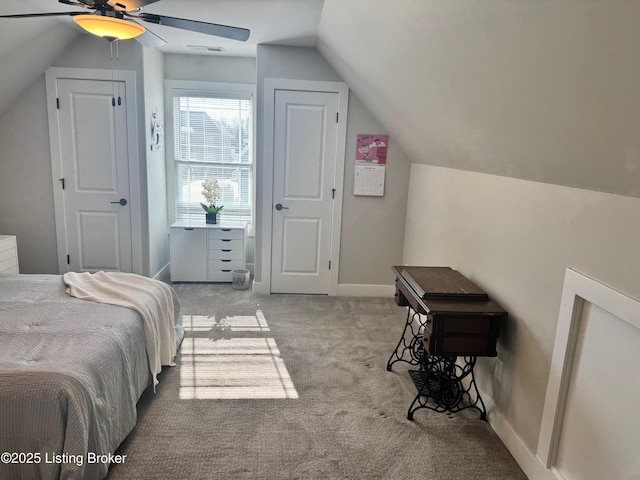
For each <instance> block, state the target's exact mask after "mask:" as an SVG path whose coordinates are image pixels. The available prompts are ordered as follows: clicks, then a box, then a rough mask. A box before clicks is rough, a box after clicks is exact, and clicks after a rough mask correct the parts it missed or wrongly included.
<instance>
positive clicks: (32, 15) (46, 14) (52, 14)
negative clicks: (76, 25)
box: [0, 12, 84, 18]
mask: <svg viewBox="0 0 640 480" xmlns="http://www.w3.org/2000/svg"><path fill="white" fill-rule="evenodd" d="M83 14H84V12H51V13H19V14H16V15H0V18H29V17H62V16H65V15H69V16H71V17H73V16H74V15H83Z"/></svg>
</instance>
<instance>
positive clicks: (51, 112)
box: [45, 67, 142, 275]
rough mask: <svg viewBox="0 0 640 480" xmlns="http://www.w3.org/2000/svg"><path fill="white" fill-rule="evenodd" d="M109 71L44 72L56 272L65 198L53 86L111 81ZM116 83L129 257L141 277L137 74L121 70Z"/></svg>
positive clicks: (63, 252) (63, 262) (63, 258)
mask: <svg viewBox="0 0 640 480" xmlns="http://www.w3.org/2000/svg"><path fill="white" fill-rule="evenodd" d="M112 75H113V74H112V72H111V70H99V69H92V68H67V67H50V68H48V69H47V71H46V72H45V83H46V92H47V116H48V120H49V145H50V151H51V171H52V177H51V180H52V183H53V207H54V212H55V221H56V240H57V242H58V272H59V273H60V274H63V273H65V272H66V271H67V238H66V228H61V225H66V217H65V210H64V198H63V196H62V189H61V185H60V181H59V180H58V179H59V178H61V177H62V158H61V154H60V148H61V145H60V128H59V127H60V124H59V122H58V109H57V108H56V98H57V97H58V95H57V92H56V83H57V81H58V79H63V78H68V79H74V80H83V79H84V80H112V79H113V77H112ZM118 76H119V80H121V81H124V84H125V92H126V98H127V101H128V102H129V104H128V105H127V131H128V133H129V134H128V145H127V149H128V151H129V205H130V212H131V243H132V245H131V253H132V262H133V263H132V266H133V272H134V273H137V274H140V275H142V210H141V208H140V203H141V195H140V167H139V155H138V115H137V111H138V105H137V99H136V72H134V71H130V70H120V71H119V72H118Z"/></svg>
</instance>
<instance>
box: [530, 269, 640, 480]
mask: <svg viewBox="0 0 640 480" xmlns="http://www.w3.org/2000/svg"><path fill="white" fill-rule="evenodd" d="M585 302H588V303H592V304H594V305H596V306H598V307H600V308H602V309H603V310H606V311H607V312H609V313H611V314H612V315H614V316H615V317H618V318H619V319H621V320H622V321H625V322H627V323H628V324H629V325H631V326H632V327H634V328H637V329H640V301H638V300H636V299H634V298H632V297H629V296H627V295H625V294H623V293H621V292H618V291H617V290H614V289H613V288H611V287H608V286H606V285H603V284H602V283H599V282H597V281H596V280H594V279H592V278H589V277H587V276H585V275H583V274H581V273H579V272H577V271H575V270H572V269H569V268H568V269H566V271H565V277H564V287H563V290H562V300H561V303H560V312H559V314H558V326H557V329H556V338H555V343H554V346H553V357H552V359H551V368H550V371H549V381H548V383H547V393H546V397H545V402H544V409H543V413H542V422H541V426H540V435H539V437H538V448H537V453H536V456H537V457H538V459H539V460H540V462H541V463H542V464H543V465H544V466H545V467H546V468H547V469H549V471H551V473H552V474H553V475H555V478H564V477H562V475H561V474H560V473H559V472H557V470H556V469H555V468H554V467H555V465H556V461H557V454H558V447H559V443H560V436H561V433H562V421H563V417H564V414H565V407H566V401H567V394H568V391H569V384H570V382H571V375H572V373H573V364H574V360H575V355H576V342H577V339H578V333H579V330H580V322H581V320H582V309H583V306H584V304H585ZM614 408H615V406H614Z"/></svg>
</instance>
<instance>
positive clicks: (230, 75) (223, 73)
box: [164, 53, 256, 84]
mask: <svg viewBox="0 0 640 480" xmlns="http://www.w3.org/2000/svg"><path fill="white" fill-rule="evenodd" d="M164 78H165V79H167V80H191V81H200V82H224V83H250V84H255V83H256V59H255V58H248V57H225V56H218V55H182V54H179V53H166V54H165V55H164Z"/></svg>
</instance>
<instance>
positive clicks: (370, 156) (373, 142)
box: [356, 133, 389, 165]
mask: <svg viewBox="0 0 640 480" xmlns="http://www.w3.org/2000/svg"><path fill="white" fill-rule="evenodd" d="M388 143H389V135H369V134H363V133H359V134H358V136H357V145H356V163H373V164H378V165H384V164H386V163H387V144H388Z"/></svg>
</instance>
